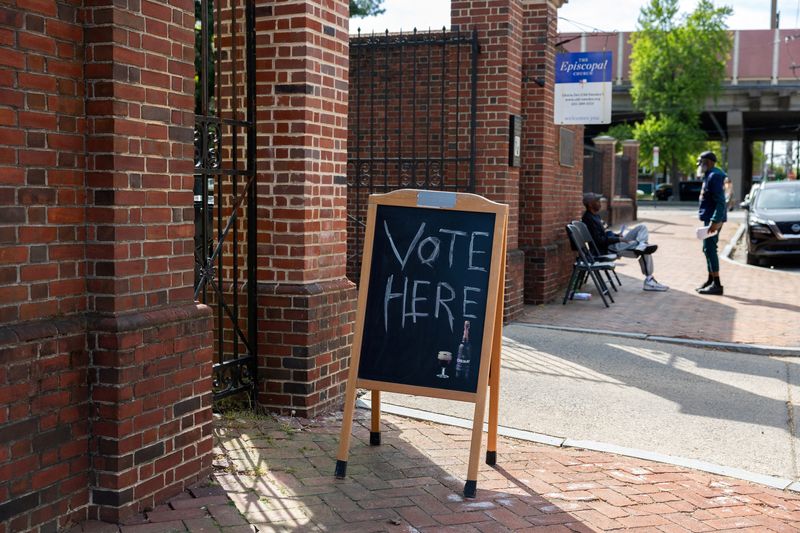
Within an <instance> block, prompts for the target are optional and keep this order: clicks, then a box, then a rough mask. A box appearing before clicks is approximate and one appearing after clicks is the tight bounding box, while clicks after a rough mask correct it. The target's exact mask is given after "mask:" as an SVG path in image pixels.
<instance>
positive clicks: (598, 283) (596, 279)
mask: <svg viewBox="0 0 800 533" xmlns="http://www.w3.org/2000/svg"><path fill="white" fill-rule="evenodd" d="M589 275H590V276H591V277H592V281H593V282H594V286H595V287H596V288H597V292H598V293H600V298H602V300H603V304H605V306H606V307H609V305H608V301H607V300H606V294H608V296H609V297H611V294H610V293H609V292H608V289H607V288H605V286H604V284H603V278H601V277H600V275H599V274H598V273H597V272H594V271H592V270H590V271H589ZM612 301H613V300H612Z"/></svg>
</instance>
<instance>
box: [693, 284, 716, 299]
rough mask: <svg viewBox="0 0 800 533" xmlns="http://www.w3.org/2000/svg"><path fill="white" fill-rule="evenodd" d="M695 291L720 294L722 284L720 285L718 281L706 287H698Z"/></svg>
mask: <svg viewBox="0 0 800 533" xmlns="http://www.w3.org/2000/svg"><path fill="white" fill-rule="evenodd" d="M697 292H698V293H700V294H711V295H717V296H722V285H720V284H719V283H712V284H711V285H709V286H708V287H706V288H704V289H700V290H698V291H697Z"/></svg>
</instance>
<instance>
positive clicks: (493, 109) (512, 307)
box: [450, 0, 524, 319]
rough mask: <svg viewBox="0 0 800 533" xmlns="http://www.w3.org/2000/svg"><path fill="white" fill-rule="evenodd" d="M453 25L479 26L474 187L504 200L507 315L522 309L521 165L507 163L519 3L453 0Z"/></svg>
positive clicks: (517, 108) (518, 54) (517, 106)
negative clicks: (506, 205) (517, 166)
mask: <svg viewBox="0 0 800 533" xmlns="http://www.w3.org/2000/svg"><path fill="white" fill-rule="evenodd" d="M450 12H451V22H452V25H453V29H456V28H459V29H461V31H462V32H466V31H472V30H473V29H476V30H477V31H478V41H479V43H480V54H479V55H478V89H477V93H478V116H477V131H476V139H477V161H476V162H475V168H476V189H475V192H476V193H477V194H480V195H482V196H485V197H486V198H489V199H490V200H494V201H496V202H501V203H504V204H508V206H509V208H510V209H509V226H508V238H507V240H506V246H507V249H508V252H507V255H506V279H505V318H506V319H510V318H513V317H515V316H517V315H519V313H521V312H522V308H523V270H524V254H523V253H522V251H521V250H520V249H519V244H518V243H519V238H518V227H519V176H520V169H519V168H516V167H512V166H510V165H509V117H510V116H511V115H519V114H520V113H521V109H522V104H521V101H520V91H521V83H522V71H521V69H520V65H521V62H522V60H521V58H522V2H521V1H520V0H493V1H490V2H486V1H480V0H453V1H452V2H451V7H450Z"/></svg>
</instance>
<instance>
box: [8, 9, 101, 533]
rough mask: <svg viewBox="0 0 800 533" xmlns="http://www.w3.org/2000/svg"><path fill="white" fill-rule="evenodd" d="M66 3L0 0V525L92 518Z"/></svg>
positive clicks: (79, 63)
mask: <svg viewBox="0 0 800 533" xmlns="http://www.w3.org/2000/svg"><path fill="white" fill-rule="evenodd" d="M72 4H74V3H72ZM72 4H71V3H68V2H3V3H2V5H0V324H1V325H0V532H12V531H37V532H38V531H56V530H58V529H60V528H62V527H64V526H65V525H66V524H67V523H68V522H69V521H70V520H81V519H85V518H86V516H87V507H88V494H87V486H88V483H89V458H88V453H87V452H88V446H89V444H88V443H89V439H90V427H89V392H88V385H87V373H88V365H89V357H88V353H87V350H86V326H85V318H84V312H85V310H86V294H85V292H86V281H85V264H84V259H85V250H86V247H85V243H84V242H83V241H84V235H85V232H86V226H85V211H84V203H85V201H84V197H85V191H84V188H83V186H84V152H85V143H84V136H83V135H84V120H83V116H84V84H83V39H84V35H83V27H82V25H81V16H80V9H79V8H77V7H74V6H73V5H72Z"/></svg>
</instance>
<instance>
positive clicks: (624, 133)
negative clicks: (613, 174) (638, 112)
mask: <svg viewBox="0 0 800 533" xmlns="http://www.w3.org/2000/svg"><path fill="white" fill-rule="evenodd" d="M634 128H635V124H628V123H627V122H620V123H619V124H614V125H613V126H611V127H610V128H608V130H606V131H604V132H603V133H601V134H600V135H607V136H609V137H614V138H615V139H616V140H617V142H616V143H615V145H614V150H615V151H616V152H617V153H619V152H621V151H622V141H627V140H628V139H634V138H635V136H634Z"/></svg>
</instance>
